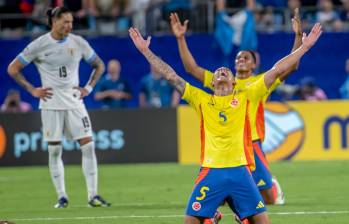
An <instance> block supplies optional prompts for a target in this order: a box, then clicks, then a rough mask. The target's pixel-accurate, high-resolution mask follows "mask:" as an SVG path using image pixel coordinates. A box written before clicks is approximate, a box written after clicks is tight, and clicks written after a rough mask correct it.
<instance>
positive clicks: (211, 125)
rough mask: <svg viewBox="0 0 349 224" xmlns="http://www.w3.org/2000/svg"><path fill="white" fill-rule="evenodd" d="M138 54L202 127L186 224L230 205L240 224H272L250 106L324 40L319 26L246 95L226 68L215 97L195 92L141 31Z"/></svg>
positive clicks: (215, 82) (217, 77)
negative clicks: (259, 178) (259, 181)
mask: <svg viewBox="0 0 349 224" xmlns="http://www.w3.org/2000/svg"><path fill="white" fill-rule="evenodd" d="M129 33H130V37H131V39H132V41H133V42H134V44H135V46H136V47H137V49H138V50H139V51H140V52H141V53H142V54H143V55H144V57H145V58H146V59H147V60H148V61H149V63H150V64H151V65H153V66H154V67H155V68H156V69H157V70H159V72H160V73H161V74H162V75H163V77H164V78H165V79H166V80H168V82H169V83H170V84H171V85H173V86H174V87H175V88H176V89H177V91H178V92H179V93H180V94H181V95H182V99H184V100H186V101H187V102H188V103H189V104H190V105H191V106H192V107H193V108H194V109H195V110H196V112H197V114H198V116H199V117H200V120H201V127H202V130H201V131H202V132H201V133H202V135H201V137H202V139H201V142H202V157H201V159H202V163H201V171H200V174H199V176H198V178H197V180H196V183H195V187H194V189H193V192H192V195H191V197H190V199H189V202H188V206H187V211H186V217H185V220H184V223H185V224H196V223H202V222H203V221H204V220H205V219H207V218H212V217H213V216H214V214H215V212H216V209H217V208H218V207H219V205H220V204H221V203H222V202H223V201H224V200H227V202H228V204H229V205H230V207H231V208H232V209H233V210H234V212H235V213H236V214H237V215H238V216H239V218H240V219H245V218H247V219H248V220H249V222H250V223H259V224H268V223H270V222H269V218H268V215H267V212H266V208H265V205H264V203H263V199H262V197H261V195H260V194H259V191H258V188H257V186H256V184H255V183H254V181H253V178H252V176H251V174H250V172H249V169H248V166H253V165H254V161H253V158H252V157H250V156H249V155H251V153H246V151H250V152H251V151H252V150H253V149H252V138H251V131H250V122H249V121H248V113H247V111H248V105H249V104H250V103H255V102H259V101H260V100H261V99H262V98H263V97H264V96H265V95H266V94H267V93H268V91H269V88H270V87H271V86H272V84H273V83H274V82H275V81H276V79H277V78H279V76H280V75H282V74H283V73H284V72H285V71H287V70H288V69H290V67H292V66H293V65H294V64H295V63H296V62H297V61H298V60H299V59H300V58H301V57H302V56H303V55H304V54H305V53H306V52H307V51H308V50H309V49H310V48H311V47H312V46H313V45H314V44H315V42H316V41H317V39H318V38H319V37H320V35H321V33H322V31H321V25H320V24H316V25H315V26H314V27H313V29H312V30H311V32H310V34H309V35H308V36H307V35H306V34H303V43H302V45H301V46H300V47H299V48H298V49H297V50H295V51H294V52H293V53H291V54H289V55H287V56H286V57H284V58H282V59H281V60H279V61H278V62H277V63H276V64H275V65H274V66H273V67H272V68H271V69H270V70H269V71H267V72H266V73H265V75H264V76H263V77H261V78H260V79H258V80H257V81H256V82H254V83H253V84H251V85H248V86H247V87H246V88H245V89H243V90H238V89H235V84H236V82H235V78H234V76H233V74H232V72H231V71H230V70H229V69H228V68H224V67H223V68H219V69H217V70H216V71H215V73H214V76H213V79H212V86H213V88H214V94H208V93H206V92H204V91H203V90H200V89H198V88H195V87H193V86H192V85H190V84H189V83H187V82H185V80H183V79H182V78H181V77H180V76H178V75H177V74H176V72H175V71H174V70H173V69H172V68H171V67H170V66H169V65H168V64H166V63H165V62H164V61H162V60H161V59H160V58H159V57H157V56H156V55H154V53H153V52H152V51H151V50H150V49H149V45H150V39H151V38H150V37H148V38H147V40H144V39H143V38H142V36H141V34H140V33H139V31H138V30H137V29H134V28H130V29H129Z"/></svg>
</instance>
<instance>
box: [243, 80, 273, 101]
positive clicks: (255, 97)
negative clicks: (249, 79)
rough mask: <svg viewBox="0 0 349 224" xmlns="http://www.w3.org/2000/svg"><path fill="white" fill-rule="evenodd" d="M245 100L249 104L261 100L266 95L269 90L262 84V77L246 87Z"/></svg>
mask: <svg viewBox="0 0 349 224" xmlns="http://www.w3.org/2000/svg"><path fill="white" fill-rule="evenodd" d="M246 91H247V93H246V94H247V99H248V100H250V101H251V102H259V101H260V100H262V99H263V97H265V96H266V95H267V94H268V93H269V90H268V88H267V86H266V85H265V82H264V76H261V77H260V78H259V79H257V80H256V81H255V82H253V83H252V84H250V85H249V86H247V87H246Z"/></svg>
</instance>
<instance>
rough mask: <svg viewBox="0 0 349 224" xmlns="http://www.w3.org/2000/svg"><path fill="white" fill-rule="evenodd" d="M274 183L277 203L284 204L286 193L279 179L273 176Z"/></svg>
mask: <svg viewBox="0 0 349 224" xmlns="http://www.w3.org/2000/svg"><path fill="white" fill-rule="evenodd" d="M272 183H273V188H275V190H276V198H275V203H274V204H275V205H284V204H285V195H284V192H283V191H282V189H281V186H280V184H279V182H278V181H277V179H276V178H275V177H274V176H273V177H272Z"/></svg>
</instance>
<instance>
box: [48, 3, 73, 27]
mask: <svg viewBox="0 0 349 224" xmlns="http://www.w3.org/2000/svg"><path fill="white" fill-rule="evenodd" d="M64 13H71V11H70V10H69V9H68V8H66V7H64V6H62V7H55V8H53V9H49V10H47V12H46V15H47V18H48V25H49V26H50V27H51V26H52V18H60V17H61V16H62V14H64Z"/></svg>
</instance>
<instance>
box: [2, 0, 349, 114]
mask: <svg viewBox="0 0 349 224" xmlns="http://www.w3.org/2000/svg"><path fill="white" fill-rule="evenodd" d="M62 5H64V6H66V7H68V8H69V9H70V10H71V11H72V12H73V14H74V17H75V20H74V30H78V31H79V30H80V31H81V30H85V31H87V32H88V33H91V32H92V33H94V32H95V33H96V34H116V33H123V32H127V30H128V28H129V27H130V26H131V25H132V26H135V27H138V28H139V30H140V31H141V32H143V33H153V32H155V31H160V32H169V30H170V27H169V24H168V22H167V21H168V17H169V14H170V12H177V13H178V15H179V17H180V18H181V19H182V20H185V19H190V24H191V27H190V29H191V31H205V32H210V30H209V29H210V25H209V24H206V23H209V21H208V20H209V18H210V16H208V14H209V13H208V12H207V10H209V7H212V9H213V10H214V12H215V13H213V14H212V15H216V16H215V17H214V16H212V19H213V20H215V21H214V22H215V25H214V26H213V27H214V28H213V29H212V30H211V31H212V32H214V36H215V38H216V41H217V43H218V46H219V45H220V43H222V44H221V45H222V46H221V50H222V52H221V53H222V55H224V57H225V58H226V61H227V63H230V61H231V57H232V54H233V53H234V52H235V51H236V49H240V50H241V49H249V50H257V49H258V47H257V44H258V43H257V35H256V31H257V32H279V31H287V32H292V24H291V18H292V17H293V16H294V12H295V9H296V8H300V9H301V10H300V12H299V14H300V19H301V21H302V26H303V28H304V29H305V30H306V29H307V27H310V26H311V25H312V24H314V23H316V22H321V23H322V24H323V27H324V30H325V31H334V32H339V31H347V30H349V0H257V1H255V0H246V1H241V0H214V1H213V0H0V27H1V33H2V35H3V34H4V33H6V31H9V32H10V33H11V36H14V35H13V32H18V34H19V35H21V34H22V31H23V30H27V31H30V33H36V32H37V33H40V32H44V31H47V30H48V27H47V25H46V16H45V12H46V10H47V9H48V8H50V7H51V8H52V7H55V6H62ZM199 9H203V10H201V11H200V10H199ZM201 12H206V15H205V16H204V17H202V16H200V15H199V14H198V13H201ZM202 18H204V19H202ZM198 21H199V22H198ZM200 23H204V24H200ZM246 24H247V25H246ZM195 29H197V30H195ZM202 29H204V30H202ZM227 34H228V35H227ZM229 45H230V47H229ZM233 49H235V50H233ZM224 60H225V59H223V61H222V64H224ZM106 64H107V71H106V74H105V75H104V76H103V77H102V79H101V80H100V81H99V83H98V84H97V86H96V88H95V90H94V95H93V98H94V100H95V101H96V102H100V104H101V105H102V106H101V107H102V108H123V107H127V106H128V102H130V101H131V100H134V99H135V98H137V101H138V104H139V106H140V107H156V108H160V107H176V106H177V105H178V104H179V103H180V96H179V94H178V93H177V92H176V91H174V89H173V88H172V87H171V86H170V85H169V84H168V82H167V81H166V80H164V79H163V78H161V75H159V73H158V71H156V70H155V69H154V68H153V67H151V66H149V70H150V72H149V73H148V74H144V76H143V78H142V80H141V82H140V86H139V87H137V89H138V90H139V91H136V92H137V94H138V96H135V94H134V92H135V91H134V89H135V87H134V86H130V84H129V82H128V80H127V78H126V76H125V75H123V71H122V65H121V64H120V62H119V61H118V60H117V59H112V60H110V61H108V62H107V63H106ZM345 71H346V73H347V77H348V78H347V79H346V80H343V85H342V86H341V87H340V89H339V93H340V95H341V97H342V98H343V99H349V59H348V60H347V61H346V63H345ZM255 72H256V73H257V72H258V71H255ZM132 88H133V90H132ZM276 94H278V95H279V98H281V99H282V100H294V99H300V100H312V101H313V100H316V101H318V100H325V99H327V96H326V93H325V92H324V91H323V90H322V89H321V88H320V87H319V86H318V85H317V83H316V80H315V79H314V78H313V77H311V76H306V77H304V78H303V79H301V80H300V81H299V83H298V84H296V85H288V84H283V85H281V86H280V87H279V88H278V89H277V91H276ZM30 110H32V107H31V106H30V104H28V103H26V102H23V101H22V100H21V96H20V92H19V91H17V90H15V89H11V90H9V91H8V94H7V97H6V98H5V99H4V101H3V104H2V106H1V111H2V112H28V111H30Z"/></svg>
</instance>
